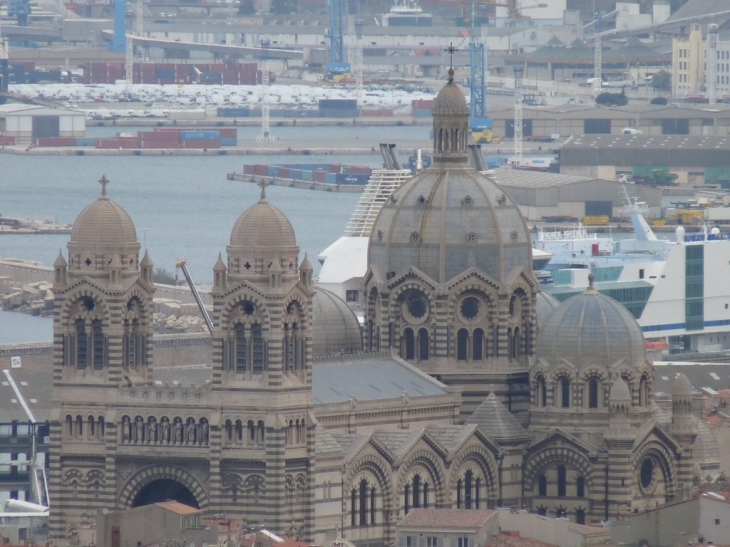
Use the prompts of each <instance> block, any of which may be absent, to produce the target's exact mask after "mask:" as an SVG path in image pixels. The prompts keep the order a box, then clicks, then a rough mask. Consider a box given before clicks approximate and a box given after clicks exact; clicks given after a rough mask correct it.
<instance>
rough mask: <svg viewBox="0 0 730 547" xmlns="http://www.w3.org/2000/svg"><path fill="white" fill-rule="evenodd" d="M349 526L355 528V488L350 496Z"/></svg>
mask: <svg viewBox="0 0 730 547" xmlns="http://www.w3.org/2000/svg"><path fill="white" fill-rule="evenodd" d="M350 526H352V527H353V528H354V527H355V526H357V488H353V489H352V493H351V495H350Z"/></svg>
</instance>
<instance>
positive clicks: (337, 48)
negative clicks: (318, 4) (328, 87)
mask: <svg viewBox="0 0 730 547" xmlns="http://www.w3.org/2000/svg"><path fill="white" fill-rule="evenodd" d="M329 8H330V28H329V30H328V31H327V34H325V37H326V38H327V39H329V43H330V60H329V63H326V64H325V65H324V72H325V78H326V79H327V80H333V79H335V78H336V77H337V76H343V75H345V74H348V73H349V72H350V63H348V62H347V61H346V60H345V41H344V39H343V38H344V27H343V18H344V16H343V13H342V0H330V1H329Z"/></svg>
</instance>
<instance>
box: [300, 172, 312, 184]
mask: <svg viewBox="0 0 730 547" xmlns="http://www.w3.org/2000/svg"><path fill="white" fill-rule="evenodd" d="M301 173H302V176H301V180H306V181H310V182H311V181H313V180H314V179H313V177H312V172H311V171H304V170H303V171H301Z"/></svg>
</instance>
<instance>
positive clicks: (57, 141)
mask: <svg viewBox="0 0 730 547" xmlns="http://www.w3.org/2000/svg"><path fill="white" fill-rule="evenodd" d="M35 142H36V144H35V145H36V146H38V147H51V146H75V145H76V139H75V138H74V137H41V138H38V139H36V141H35Z"/></svg>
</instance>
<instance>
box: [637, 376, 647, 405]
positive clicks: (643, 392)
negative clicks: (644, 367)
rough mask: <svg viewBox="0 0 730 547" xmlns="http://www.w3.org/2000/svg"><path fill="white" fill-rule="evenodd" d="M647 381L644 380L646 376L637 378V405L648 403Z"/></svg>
mask: <svg viewBox="0 0 730 547" xmlns="http://www.w3.org/2000/svg"><path fill="white" fill-rule="evenodd" d="M648 386H649V382H647V381H646V378H643V377H642V378H641V380H639V406H648V405H649V387H648Z"/></svg>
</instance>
